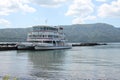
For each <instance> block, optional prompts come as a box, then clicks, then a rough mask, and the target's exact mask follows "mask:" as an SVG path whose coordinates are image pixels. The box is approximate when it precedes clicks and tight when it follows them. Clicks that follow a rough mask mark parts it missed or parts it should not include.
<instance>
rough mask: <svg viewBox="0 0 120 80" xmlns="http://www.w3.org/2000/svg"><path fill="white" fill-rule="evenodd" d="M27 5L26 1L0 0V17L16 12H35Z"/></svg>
mask: <svg viewBox="0 0 120 80" xmlns="http://www.w3.org/2000/svg"><path fill="white" fill-rule="evenodd" d="M28 3H29V1H28V0H4V1H3V0H0V16H3V15H9V14H11V13H14V12H17V11H22V12H35V11H36V10H35V9H34V8H33V7H30V6H29V5H28Z"/></svg>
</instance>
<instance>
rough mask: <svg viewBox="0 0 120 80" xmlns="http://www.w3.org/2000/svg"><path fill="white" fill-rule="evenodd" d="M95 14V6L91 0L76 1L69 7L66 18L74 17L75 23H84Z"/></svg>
mask: <svg viewBox="0 0 120 80" xmlns="http://www.w3.org/2000/svg"><path fill="white" fill-rule="evenodd" d="M93 12H94V4H93V3H92V1H91V0H74V1H73V4H71V5H70V6H69V9H68V11H67V12H66V14H65V15H66V16H73V17H74V20H73V23H82V22H84V21H85V20H87V19H88V16H89V17H90V15H91V14H92V13H93Z"/></svg>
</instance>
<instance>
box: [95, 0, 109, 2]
mask: <svg viewBox="0 0 120 80" xmlns="http://www.w3.org/2000/svg"><path fill="white" fill-rule="evenodd" d="M96 1H98V2H106V1H107V0H96Z"/></svg>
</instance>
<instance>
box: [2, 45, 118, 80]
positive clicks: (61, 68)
mask: <svg viewBox="0 0 120 80" xmlns="http://www.w3.org/2000/svg"><path fill="white" fill-rule="evenodd" d="M6 75H7V76H10V77H12V78H13V77H17V78H18V79H19V80H120V44H119V43H116V44H115V43H114V44H108V45H102V46H93V47H73V48H72V49H66V50H51V51H19V50H14V51H0V77H1V79H2V77H4V76H6Z"/></svg>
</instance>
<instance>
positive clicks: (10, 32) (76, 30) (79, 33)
mask: <svg viewBox="0 0 120 80" xmlns="http://www.w3.org/2000/svg"><path fill="white" fill-rule="evenodd" d="M62 27H63V28H64V33H65V34H66V38H67V39H68V41H70V42H120V28H116V27H114V26H112V25H109V24H105V23H96V24H75V25H62ZM30 31H31V28H11V29H10V28H9V29H0V42H3V41H4V42H9V41H13V42H18V41H26V38H27V33H28V32H30Z"/></svg>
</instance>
